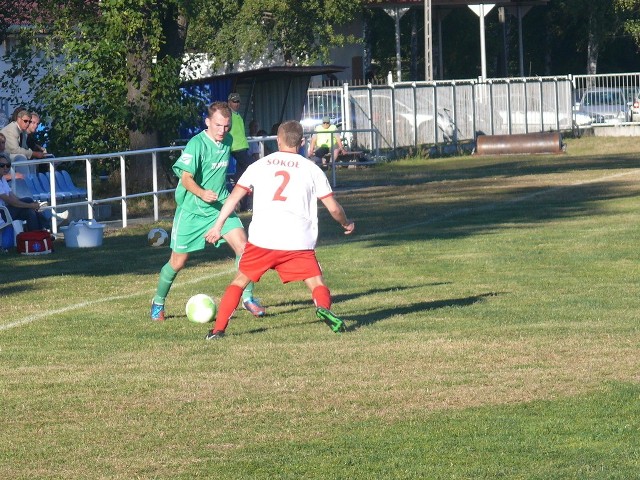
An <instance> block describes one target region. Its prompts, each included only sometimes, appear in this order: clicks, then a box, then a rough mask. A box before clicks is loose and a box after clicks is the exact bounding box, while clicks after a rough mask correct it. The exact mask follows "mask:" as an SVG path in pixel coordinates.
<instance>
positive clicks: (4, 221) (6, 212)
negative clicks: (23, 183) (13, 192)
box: [0, 205, 13, 230]
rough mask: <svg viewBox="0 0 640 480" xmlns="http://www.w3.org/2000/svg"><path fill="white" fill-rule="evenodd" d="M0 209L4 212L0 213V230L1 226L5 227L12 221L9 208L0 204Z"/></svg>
mask: <svg viewBox="0 0 640 480" xmlns="http://www.w3.org/2000/svg"><path fill="white" fill-rule="evenodd" d="M0 210H2V212H4V213H3V215H0V230H2V229H3V228H6V227H8V226H10V225H11V224H12V223H13V218H11V213H9V209H8V208H7V207H5V206H4V205H0ZM3 217H4V218H3Z"/></svg>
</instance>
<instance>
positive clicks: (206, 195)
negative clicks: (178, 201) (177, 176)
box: [181, 172, 218, 203]
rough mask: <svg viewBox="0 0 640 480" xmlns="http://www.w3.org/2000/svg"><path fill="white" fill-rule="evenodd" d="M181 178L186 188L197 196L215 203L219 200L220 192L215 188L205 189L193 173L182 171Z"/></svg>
mask: <svg viewBox="0 0 640 480" xmlns="http://www.w3.org/2000/svg"><path fill="white" fill-rule="evenodd" d="M181 180H182V185H184V188H186V189H187V190H188V191H189V192H191V193H193V194H194V195H195V196H196V197H199V198H201V199H202V200H203V201H204V202H207V203H213V202H215V201H216V200H218V194H217V193H216V192H214V191H213V190H205V189H204V188H202V187H201V186H200V185H198V184H197V183H196V181H195V179H194V178H193V175H192V174H191V173H189V172H182V178H181Z"/></svg>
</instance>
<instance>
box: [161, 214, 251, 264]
mask: <svg viewBox="0 0 640 480" xmlns="http://www.w3.org/2000/svg"><path fill="white" fill-rule="evenodd" d="M217 219H218V214H217V213H216V214H215V215H212V216H210V217H203V216H202V215H195V214H193V213H190V212H187V211H184V210H182V208H181V207H178V208H177V209H176V214H175V216H174V217H173V226H172V227H171V250H173V251H174V252H176V253H189V252H196V251H198V250H204V247H205V245H206V241H205V239H204V236H205V235H206V233H207V232H208V231H209V230H211V227H213V224H214V223H216V220H217ZM236 228H244V227H243V225H242V221H240V219H239V218H238V216H237V215H236V214H235V213H232V214H231V215H229V218H227V221H226V222H224V225H223V226H222V235H223V236H224V235H226V234H227V233H229V232H230V231H231V230H234V229H236ZM222 243H224V239H220V241H219V242H218V243H216V245H215V246H216V247H217V246H219V245H221V244H222Z"/></svg>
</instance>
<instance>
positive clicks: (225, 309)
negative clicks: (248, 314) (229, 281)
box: [213, 285, 242, 332]
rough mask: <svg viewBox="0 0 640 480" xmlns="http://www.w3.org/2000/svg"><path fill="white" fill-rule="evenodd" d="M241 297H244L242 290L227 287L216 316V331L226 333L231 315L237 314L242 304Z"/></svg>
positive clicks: (230, 286)
mask: <svg viewBox="0 0 640 480" xmlns="http://www.w3.org/2000/svg"><path fill="white" fill-rule="evenodd" d="M240 297H242V288H240V287H238V286H236V285H229V286H228V287H227V289H226V290H225V291H224V295H222V299H221V300H220V306H219V307H218V314H217V315H216V324H215V325H214V327H213V329H214V330H219V331H221V332H224V331H225V329H226V328H227V325H228V324H229V319H230V318H231V315H233V312H235V310H236V307H237V306H238V303H239V302H240Z"/></svg>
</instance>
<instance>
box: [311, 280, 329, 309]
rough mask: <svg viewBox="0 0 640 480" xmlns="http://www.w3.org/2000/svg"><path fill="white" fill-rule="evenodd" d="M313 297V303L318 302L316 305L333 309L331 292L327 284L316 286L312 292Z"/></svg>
mask: <svg viewBox="0 0 640 480" xmlns="http://www.w3.org/2000/svg"><path fill="white" fill-rule="evenodd" d="M311 298H313V303H315V304H316V307H322V308H326V309H327V310H331V292H330V291H329V289H328V288H327V287H326V286H325V285H320V286H319V287H316V288H314V289H313V292H311Z"/></svg>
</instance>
